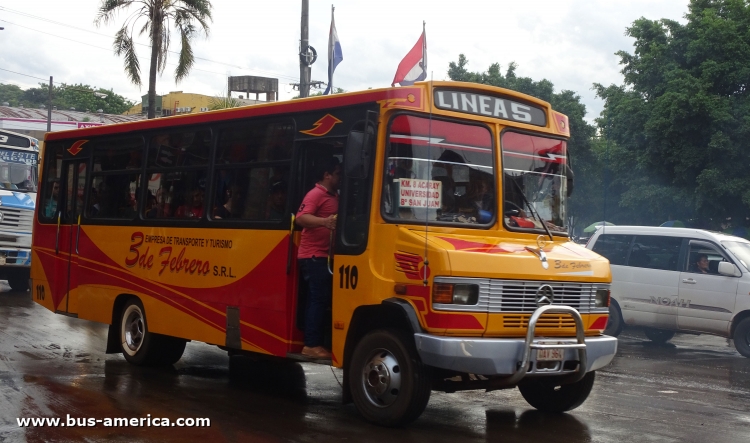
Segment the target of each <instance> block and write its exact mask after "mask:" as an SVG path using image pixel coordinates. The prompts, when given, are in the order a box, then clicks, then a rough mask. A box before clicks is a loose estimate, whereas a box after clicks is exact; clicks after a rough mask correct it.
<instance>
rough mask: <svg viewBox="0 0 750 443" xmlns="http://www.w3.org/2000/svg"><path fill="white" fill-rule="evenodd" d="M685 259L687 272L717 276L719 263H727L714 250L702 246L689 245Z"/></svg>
mask: <svg viewBox="0 0 750 443" xmlns="http://www.w3.org/2000/svg"><path fill="white" fill-rule="evenodd" d="M691 243H692V242H691ZM687 259H688V263H687V272H693V273H696V274H713V275H718V274H719V262H722V261H727V259H726V258H724V256H723V255H722V254H721V253H720V252H718V251H717V250H716V249H714V248H713V247H711V246H708V245H704V244H691V245H690V249H689V250H688V255H687Z"/></svg>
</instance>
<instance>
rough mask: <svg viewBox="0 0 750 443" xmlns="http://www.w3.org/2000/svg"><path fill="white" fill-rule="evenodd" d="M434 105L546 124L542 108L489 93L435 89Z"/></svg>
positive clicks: (447, 108) (545, 116)
mask: <svg viewBox="0 0 750 443" xmlns="http://www.w3.org/2000/svg"><path fill="white" fill-rule="evenodd" d="M435 106H436V107H437V108H438V109H446V110H449V111H458V112H465V113H467V114H474V115H483V116H486V117H495V118H501V119H503V120H511V121H514V122H520V123H528V124H530V125H535V126H547V114H546V113H545V112H544V109H543V108H540V107H536V106H531V105H528V104H525V103H519V102H515V101H513V100H508V99H505V98H500V97H495V96H491V95H483V94H474V93H471V92H463V91H450V90H436V91H435Z"/></svg>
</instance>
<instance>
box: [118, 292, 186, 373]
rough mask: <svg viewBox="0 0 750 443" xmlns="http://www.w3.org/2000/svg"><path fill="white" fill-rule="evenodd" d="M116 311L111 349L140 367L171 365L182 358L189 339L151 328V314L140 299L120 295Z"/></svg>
mask: <svg viewBox="0 0 750 443" xmlns="http://www.w3.org/2000/svg"><path fill="white" fill-rule="evenodd" d="M112 313H113V318H112V324H111V325H110V328H109V336H108V338H107V352H112V353H122V355H123V357H124V358H125V360H127V361H128V363H131V364H133V365H136V366H169V365H172V364H174V363H176V362H177V361H178V360H179V359H180V358H181V357H182V354H183V352H184V351H185V345H186V343H187V341H186V340H184V339H180V338H176V337H170V336H166V335H161V334H156V333H153V332H151V331H149V328H148V316H147V315H148V314H147V312H146V309H145V308H144V306H143V302H142V301H141V299H140V298H138V297H136V296H134V295H130V294H122V295H120V296H118V297H117V299H116V300H115V303H114V306H113V309H112ZM112 348H114V349H112Z"/></svg>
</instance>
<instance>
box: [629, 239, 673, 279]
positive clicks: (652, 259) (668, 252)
mask: <svg viewBox="0 0 750 443" xmlns="http://www.w3.org/2000/svg"><path fill="white" fill-rule="evenodd" d="M681 244H682V238H680V237H662V236H657V235H638V236H636V237H635V240H634V241H633V248H632V249H631V251H630V257H629V259H628V266H634V267H636V268H649V269H661V270H665V271H677V270H678V269H677V261H678V258H679V256H680V246H681Z"/></svg>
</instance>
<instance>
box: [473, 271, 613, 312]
mask: <svg viewBox="0 0 750 443" xmlns="http://www.w3.org/2000/svg"><path fill="white" fill-rule="evenodd" d="M545 284H547V285H550V286H551V287H552V291H554V294H555V296H554V300H553V301H552V305H563V306H570V307H571V308H575V309H576V310H577V311H578V312H580V313H581V314H585V313H589V312H591V309H592V308H594V307H595V304H594V303H595V300H594V298H595V295H596V289H597V288H598V287H602V286H604V285H598V284H591V283H573V282H541V281H524V280H490V284H489V287H488V288H487V289H488V291H487V305H488V308H489V312H490V313H493V312H528V313H532V312H534V311H535V310H536V309H537V308H538V307H539V306H538V305H537V303H536V292H537V290H538V289H539V287H540V286H542V285H545ZM480 291H481V290H480ZM481 295H482V294H480V302H481V298H482V297H481ZM527 321H528V319H527Z"/></svg>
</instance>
